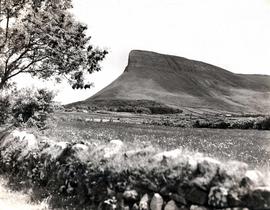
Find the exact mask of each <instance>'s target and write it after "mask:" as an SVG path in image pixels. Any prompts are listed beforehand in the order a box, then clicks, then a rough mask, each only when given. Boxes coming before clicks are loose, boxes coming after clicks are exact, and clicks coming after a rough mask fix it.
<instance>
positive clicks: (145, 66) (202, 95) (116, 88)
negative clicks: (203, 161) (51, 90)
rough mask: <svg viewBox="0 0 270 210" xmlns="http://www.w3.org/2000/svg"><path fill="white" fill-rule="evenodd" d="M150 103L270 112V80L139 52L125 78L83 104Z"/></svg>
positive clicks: (162, 55)
mask: <svg viewBox="0 0 270 210" xmlns="http://www.w3.org/2000/svg"><path fill="white" fill-rule="evenodd" d="M111 100H128V101H132V100H149V101H155V102H158V103H163V104H166V105H168V106H172V107H178V108H181V109H184V110H185V109H199V110H211V111H225V112H244V113H246V112H252V113H270V76H267V75H244V74H234V73H232V72H230V71H227V70H225V69H222V68H219V67H217V66H214V65H210V64H207V63H204V62H200V61H194V60H189V59H186V58H183V57H177V56H172V55H164V54H159V53H155V52H149V51H141V50H133V51H131V52H130V54H129V61H128V65H127V67H126V69H125V71H124V72H123V74H122V75H121V76H120V77H119V78H117V79H116V80H115V81H114V82H112V83H111V84H110V85H108V86H107V87H105V88H104V89H103V90H101V91H100V92H98V93H97V94H95V95H94V96H92V97H91V98H89V99H87V100H85V101H82V102H80V103H83V104H87V103H91V102H98V101H103V103H104V101H105V102H108V103H110V101H111Z"/></svg>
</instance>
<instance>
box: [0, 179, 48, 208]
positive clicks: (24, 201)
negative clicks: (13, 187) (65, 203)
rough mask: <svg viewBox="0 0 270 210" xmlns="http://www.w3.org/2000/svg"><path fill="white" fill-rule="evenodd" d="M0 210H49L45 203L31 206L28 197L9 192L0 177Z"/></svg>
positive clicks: (19, 193)
mask: <svg viewBox="0 0 270 210" xmlns="http://www.w3.org/2000/svg"><path fill="white" fill-rule="evenodd" d="M0 210H49V208H48V206H47V205H46V202H41V203H39V204H33V203H31V202H30V197H29V196H28V195H26V194H23V193H21V192H14V191H10V190H9V189H7V187H6V181H5V180H4V179H3V178H2V177H0Z"/></svg>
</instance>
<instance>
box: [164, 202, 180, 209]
mask: <svg viewBox="0 0 270 210" xmlns="http://www.w3.org/2000/svg"><path fill="white" fill-rule="evenodd" d="M164 210H180V209H179V208H178V206H177V205H176V203H175V201H174V200H170V201H169V202H168V203H167V204H166V206H165V207H164Z"/></svg>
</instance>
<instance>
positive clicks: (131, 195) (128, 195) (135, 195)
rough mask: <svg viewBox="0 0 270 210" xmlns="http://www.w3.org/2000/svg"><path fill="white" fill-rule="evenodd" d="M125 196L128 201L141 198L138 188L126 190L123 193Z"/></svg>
mask: <svg viewBox="0 0 270 210" xmlns="http://www.w3.org/2000/svg"><path fill="white" fill-rule="evenodd" d="M123 198H124V199H125V200H127V201H137V200H138V198H139V194H138V193H137V191H136V190H126V191H125V192H124V193H123Z"/></svg>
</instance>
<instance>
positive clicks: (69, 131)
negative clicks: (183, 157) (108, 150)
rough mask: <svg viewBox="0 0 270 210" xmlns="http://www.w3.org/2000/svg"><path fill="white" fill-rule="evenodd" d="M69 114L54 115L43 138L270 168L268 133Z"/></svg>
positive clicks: (269, 132)
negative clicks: (113, 143)
mask: <svg viewBox="0 0 270 210" xmlns="http://www.w3.org/2000/svg"><path fill="white" fill-rule="evenodd" d="M69 115H70V114H69V113H66V114H60V115H59V114H57V115H55V116H56V117H54V118H53V119H52V120H51V122H50V123H49V128H48V129H46V130H44V131H43V135H45V136H47V137H49V138H51V139H53V140H56V141H69V142H70V141H71V142H79V141H88V142H92V143H95V144H96V143H97V144H99V143H104V142H108V141H110V140H112V139H120V140H122V141H123V142H125V143H127V144H131V145H138V146H147V145H153V146H154V147H156V148H160V149H165V150H170V149H175V148H177V147H183V148H186V149H188V150H191V151H195V152H201V153H204V154H207V155H209V156H211V157H215V158H218V159H220V160H225V161H226V160H238V161H244V162H246V163H248V164H250V165H251V166H252V167H256V168H261V167H264V168H265V167H268V168H269V167H270V166H269V160H270V131H258V130H238V129H233V130H231V129H199V128H175V127H165V126H153V125H138V124H130V123H112V122H103V123H102V122H86V121H85V120H83V119H82V118H81V116H80V118H79V119H76V118H74V117H73V118H72V119H71V118H70V117H69ZM85 118H87V114H85Z"/></svg>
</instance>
